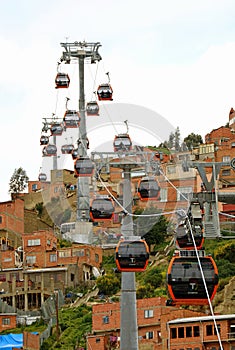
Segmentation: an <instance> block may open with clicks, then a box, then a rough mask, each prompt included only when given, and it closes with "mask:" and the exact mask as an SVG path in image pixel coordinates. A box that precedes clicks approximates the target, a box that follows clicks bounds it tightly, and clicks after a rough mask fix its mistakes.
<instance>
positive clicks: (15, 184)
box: [9, 167, 29, 194]
mask: <svg viewBox="0 0 235 350" xmlns="http://www.w3.org/2000/svg"><path fill="white" fill-rule="evenodd" d="M28 181H29V178H28V176H27V174H26V171H25V170H24V169H23V168H22V167H20V168H18V169H15V170H14V173H13V175H12V176H11V178H10V183H9V193H12V194H13V193H14V194H17V193H20V192H23V191H24V190H25V189H26V187H27V185H28Z"/></svg>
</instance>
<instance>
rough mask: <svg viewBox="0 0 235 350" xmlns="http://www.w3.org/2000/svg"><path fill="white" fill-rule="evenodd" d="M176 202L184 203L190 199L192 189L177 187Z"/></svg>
mask: <svg viewBox="0 0 235 350" xmlns="http://www.w3.org/2000/svg"><path fill="white" fill-rule="evenodd" d="M177 190H178V191H177V201H186V200H188V199H190V198H191V197H192V193H193V190H192V187H178V189H177Z"/></svg>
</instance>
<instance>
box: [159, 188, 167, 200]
mask: <svg viewBox="0 0 235 350" xmlns="http://www.w3.org/2000/svg"><path fill="white" fill-rule="evenodd" d="M160 198H161V202H167V188H161V190H160Z"/></svg>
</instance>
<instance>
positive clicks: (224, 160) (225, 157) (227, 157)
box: [222, 156, 231, 162]
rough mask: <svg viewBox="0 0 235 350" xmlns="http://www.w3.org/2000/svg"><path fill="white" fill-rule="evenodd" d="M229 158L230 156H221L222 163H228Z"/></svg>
mask: <svg viewBox="0 0 235 350" xmlns="http://www.w3.org/2000/svg"><path fill="white" fill-rule="evenodd" d="M230 160H231V157H230V156H223V158H222V161H223V162H230Z"/></svg>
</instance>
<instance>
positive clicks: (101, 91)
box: [97, 83, 113, 101]
mask: <svg viewBox="0 0 235 350" xmlns="http://www.w3.org/2000/svg"><path fill="white" fill-rule="evenodd" d="M97 96H98V100H99V101H113V89H112V87H111V85H110V84H108V83H106V84H100V85H99V86H98V89H97Z"/></svg>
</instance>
